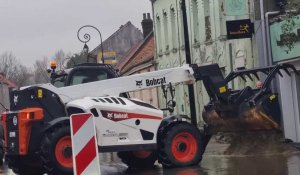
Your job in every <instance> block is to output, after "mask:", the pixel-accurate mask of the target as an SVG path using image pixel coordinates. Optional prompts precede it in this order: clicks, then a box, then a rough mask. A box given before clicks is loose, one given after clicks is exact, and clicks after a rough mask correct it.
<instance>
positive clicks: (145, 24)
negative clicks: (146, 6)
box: [142, 13, 153, 38]
mask: <svg viewBox="0 0 300 175" xmlns="http://www.w3.org/2000/svg"><path fill="white" fill-rule="evenodd" d="M142 28H143V34H144V38H146V37H147V36H148V35H149V34H150V33H151V32H152V31H153V21H152V19H151V16H150V13H147V14H146V13H144V14H143V21H142Z"/></svg>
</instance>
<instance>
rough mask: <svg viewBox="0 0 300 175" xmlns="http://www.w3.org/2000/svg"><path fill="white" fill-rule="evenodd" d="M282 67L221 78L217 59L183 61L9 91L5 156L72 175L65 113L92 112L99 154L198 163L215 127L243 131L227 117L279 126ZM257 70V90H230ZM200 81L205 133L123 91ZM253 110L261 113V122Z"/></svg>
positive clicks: (20, 166)
mask: <svg viewBox="0 0 300 175" xmlns="http://www.w3.org/2000/svg"><path fill="white" fill-rule="evenodd" d="M280 69H284V70H287V69H293V67H292V66H290V65H287V64H284V65H277V66H273V67H268V68H260V69H251V70H241V71H236V72H232V73H231V74H229V75H228V76H227V77H226V78H224V77H223V75H222V73H221V71H220V68H219V67H218V65H216V64H213V65H205V66H197V65H184V66H182V67H178V68H171V69H165V70H160V71H154V72H148V73H143V74H136V75H131V76H126V77H119V78H111V79H104V80H101V81H95V82H90V83H85V84H78V85H73V86H66V87H61V88H56V87H54V86H53V85H51V84H42V85H34V86H29V87H24V88H21V90H18V91H15V92H13V94H12V101H11V103H12V106H11V111H9V112H7V113H5V114H3V115H2V124H3V125H4V126H3V127H4V130H5V144H6V158H7V160H8V162H9V166H10V168H12V169H13V170H14V171H15V172H17V173H19V174H22V173H23V174H31V175H32V174H43V173H45V172H46V173H48V174H57V175H61V174H64V175H66V174H72V173H73V172H72V170H73V165H72V148H71V137H70V125H69V116H71V115H72V114H78V113H92V114H93V117H94V122H95V128H96V135H97V136H96V137H97V143H98V147H99V151H100V152H118V155H119V157H120V158H121V159H122V161H123V162H124V163H126V164H127V165H128V166H131V167H132V166H134V167H144V166H153V164H154V162H155V161H156V160H158V162H159V163H161V164H163V166H164V167H178V166H190V165H195V164H198V163H199V162H200V161H201V159H202V155H203V153H204V150H205V147H206V145H207V143H208V141H209V138H210V136H211V134H213V133H214V132H216V130H220V131H223V130H230V129H234V130H235V129H237V130H239V129H240V128H238V127H233V125H230V124H231V123H232V124H234V125H235V126H237V125H238V126H242V128H243V129H262V128H263V129H272V128H274V127H276V122H277V119H278V117H279V118H280V110H279V108H278V110H279V112H278V111H276V110H269V109H270V108H269V106H273V107H274V106H275V105H278V100H277V96H276V94H274V93H272V92H271V90H270V88H269V84H270V82H271V80H272V79H273V78H274V75H275V74H276V73H277V72H278V71H279V70H280ZM259 72H263V73H264V74H267V75H268V78H267V79H266V81H265V83H264V86H263V88H262V89H253V90H252V89H251V88H250V87H246V88H245V89H242V90H235V91H231V90H229V89H228V87H227V84H228V83H229V82H230V81H231V80H233V79H234V78H236V77H239V76H240V77H244V75H246V76H249V77H251V75H254V76H255V77H257V73H259ZM280 74H281V73H280ZM198 80H202V81H203V83H204V86H205V88H206V90H207V92H208V95H209V96H210V98H211V101H210V102H209V103H208V105H207V106H205V108H204V112H203V117H204V120H205V121H206V122H207V124H208V127H207V128H206V129H205V133H204V132H201V131H200V130H198V129H197V127H196V126H194V125H192V124H191V123H190V122H189V117H188V116H183V115H174V116H169V117H164V116H163V111H162V110H160V109H158V108H156V107H154V106H152V105H150V104H148V103H145V102H143V101H141V100H138V99H130V98H125V97H121V96H120V94H123V93H126V92H130V91H136V90H142V89H146V88H153V87H160V86H162V87H168V86H174V85H176V84H179V83H194V82H196V81H198ZM172 104H174V103H172ZM249 111H252V114H257V115H256V118H255V119H254V120H249V116H246V117H244V116H245V115H246V114H248V113H249ZM257 116H262V117H261V120H258V118H259V117H257ZM270 119H271V120H270ZM273 120H275V122H273ZM262 121H263V122H262ZM265 121H267V122H265ZM269 121H272V122H269ZM238 122H239V123H238ZM268 122H269V123H268ZM277 123H279V122H277ZM246 124H251V126H255V127H254V128H251V127H249V128H248V127H246V126H248V125H246ZM228 126H229V127H228Z"/></svg>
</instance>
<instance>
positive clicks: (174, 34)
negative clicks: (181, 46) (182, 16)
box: [170, 6, 178, 49]
mask: <svg viewBox="0 0 300 175" xmlns="http://www.w3.org/2000/svg"><path fill="white" fill-rule="evenodd" d="M170 20H171V26H172V28H171V30H172V44H173V49H177V47H178V44H177V40H178V37H177V36H178V34H177V30H176V29H177V27H176V12H175V8H174V7H173V6H171V9H170Z"/></svg>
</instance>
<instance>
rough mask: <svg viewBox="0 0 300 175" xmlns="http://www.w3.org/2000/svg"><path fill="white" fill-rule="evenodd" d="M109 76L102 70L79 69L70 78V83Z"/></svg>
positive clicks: (87, 81) (90, 80)
mask: <svg viewBox="0 0 300 175" xmlns="http://www.w3.org/2000/svg"><path fill="white" fill-rule="evenodd" d="M108 78H110V77H109V76H108V74H107V72H105V71H103V70H88V71H86V70H79V71H77V72H75V73H74V74H73V76H72V77H71V79H70V85H71V86H72V85H76V84H83V83H89V82H93V81H99V80H106V79H108Z"/></svg>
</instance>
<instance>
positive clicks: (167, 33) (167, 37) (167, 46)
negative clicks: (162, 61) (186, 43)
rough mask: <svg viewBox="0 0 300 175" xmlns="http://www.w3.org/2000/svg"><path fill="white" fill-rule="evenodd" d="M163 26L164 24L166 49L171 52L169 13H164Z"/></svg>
mask: <svg viewBox="0 0 300 175" xmlns="http://www.w3.org/2000/svg"><path fill="white" fill-rule="evenodd" d="M163 24H164V37H165V49H166V51H168V50H169V32H168V29H169V28H168V13H167V12H166V11H163Z"/></svg>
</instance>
